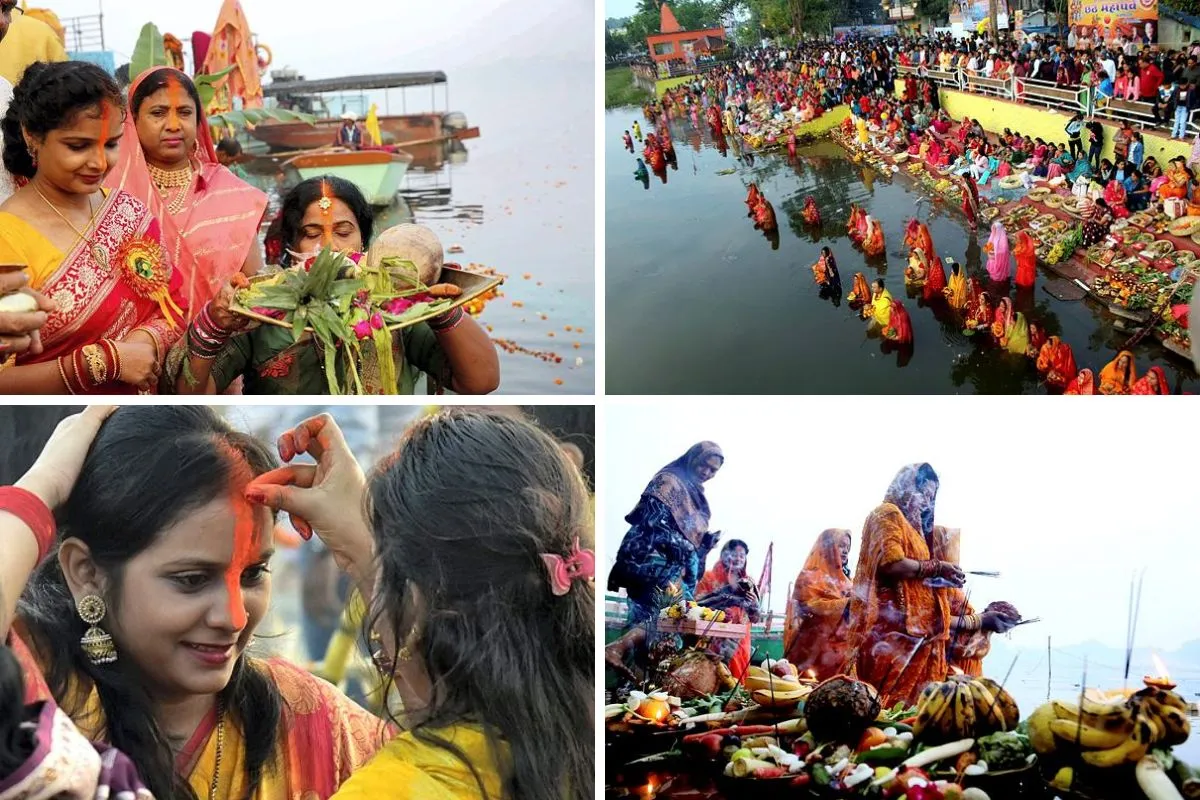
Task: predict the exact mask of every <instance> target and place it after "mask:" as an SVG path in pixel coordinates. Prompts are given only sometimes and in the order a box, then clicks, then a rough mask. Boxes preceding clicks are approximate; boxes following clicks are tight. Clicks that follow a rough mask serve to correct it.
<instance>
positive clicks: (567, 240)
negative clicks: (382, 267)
mask: <svg viewBox="0 0 1200 800" xmlns="http://www.w3.org/2000/svg"><path fill="white" fill-rule="evenodd" d="M449 79H450V95H449V99H450V104H451V110H455V111H462V112H463V113H464V114H466V116H467V119H468V121H469V124H470V125H471V126H478V127H479V128H480V136H479V138H477V139H470V140H468V141H466V142H465V143H464V145H465V152H461V149H460V153H459V154H458V155H456V156H454V157H453V158H451V159H449V160H447V161H445V162H444V163H441V164H433V165H427V166H424V167H423V166H421V165H420V164H414V165H413V167H412V168H411V169H410V170H409V172H408V174H407V175H406V176H405V178H404V183H403V184H402V186H401V192H400V195H401V197H400V200H399V202H397V203H396V204H395V205H393V206H392V207H391V208H389V209H387V210H386V211H383V212H381V213H380V215H379V217H378V218H377V219H376V225H375V229H376V232H377V233H378V232H379V231H382V230H383V229H384V228H386V227H388V226H390V225H395V224H398V223H400V222H413V221H415V222H417V223H420V224H422V225H427V226H429V227H430V228H432V229H433V230H434V231H435V232H436V233H437V234H438V236H439V237H440V238H441V240H442V244H443V246H445V247H446V248H449V247H450V246H451V245H460V246H461V247H462V248H463V251H462V252H461V253H450V252H447V253H446V260H447V261H451V262H459V263H461V264H463V265H464V266H468V265H470V264H478V265H481V266H484V267H490V268H492V269H495V270H497V271H498V272H501V273H504V274H506V275H507V276H508V278H507V280H506V281H505V284H504V286H503V287H502V288H501V291H502V292H503V296H502V297H499V298H497V299H495V300H493V301H491V302H490V303H489V304H488V306H487V307H486V308H485V309H484V311H483V314H482V315H481V316H480V318H479V321H480V323H481V324H484V325H489V326H491V331H490V335H491V336H492V337H493V339H497V340H505V341H506V342H511V343H513V344H515V345H517V346H519V347H520V348H523V349H524V350H527V351H536V352H539V353H544V354H547V356H557V357H559V358H561V361H560V362H559V361H553V360H547V359H544V358H539V357H536V356H533V355H529V354H526V353H522V352H507V351H506V350H504V349H501V350H500V389H499V391H500V392H502V393H505V394H587V395H590V394H592V393H593V391H594V387H595V205H596V201H595V154H594V150H595V148H594V147H593V145H592V141H593V140H594V138H595V123H594V119H595V97H594V94H593V92H591V91H590V89H589V90H588V91H580V88H579V87H580V86H584V85H586V86H588V87H590V86H591V85H592V84H593V82H594V66H593V65H592V64H591V63H590V62H588V61H582V60H581V61H577V62H571V61H558V62H549V61H540V62H539V61H519V60H512V61H506V62H503V63H500V64H497V65H496V66H495V67H492V68H488V69H481V68H478V67H475V68H470V67H467V68H461V69H456V70H452V71H450V72H449ZM398 97H399V94H398V92H394V93H393V95H392V98H391V99H392V110H393V111H394V112H398V111H399V105H400V104H399V103H398V102H397V100H398ZM442 97H443V94H442V89H440V88H439V89H438V90H437V93H436V102H437V104H438V105H439V106H440V105H441V104H442V102H443V100H442ZM408 99H409V102H408V111H409V112H417V111H427V110H430V107H429V104H430V102H431V100H430V95H429V93H428V91H427V90H420V91H415V92H414V93H411V94H409V96H408ZM417 99H420V102H416V100H417ZM371 101H374V102H377V103H378V104H379V108H380V109H384V108H385V101H384V97H383V93H382V92H372V93H368V99H367V102H371ZM539 108H552V109H553V110H554V112H553V120H554V124H553V125H537V126H536V127H534V125H533V123H532V122H531V120H532V119H534V118H535V115H536V114H539V113H540V112H539V111H537V109H539ZM438 110H441V109H440V108H439V109H438ZM262 162H263V160H262V159H259V160H258V161H256V162H254V163H252V164H251V165H250V169H251V171H252V172H253V173H255V174H263V175H264V177H266V179H267V181H268V185H267V186H264V188H269V187H270V181H271V180H272V179H271V178H270V177H267V173H266V172H265V171H273V170H274V167H273V166H272V165H271V164H263V163H262ZM272 200H273V209H272V211H274V210H275V208H277V203H278V196H277V193H276V196H275V197H273V198H272ZM567 328H571V330H569V331H568V330H566V329H567ZM576 345H578V346H576Z"/></svg>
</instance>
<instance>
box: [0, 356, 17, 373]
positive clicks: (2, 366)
mask: <svg viewBox="0 0 1200 800" xmlns="http://www.w3.org/2000/svg"><path fill="white" fill-rule="evenodd" d="M16 363H17V354H16V353H12V354H10V355H9V356H8V358H6V359H4V360H3V361H0V372H4V370H6V369H8V368H9V367H11V366H15V365H16Z"/></svg>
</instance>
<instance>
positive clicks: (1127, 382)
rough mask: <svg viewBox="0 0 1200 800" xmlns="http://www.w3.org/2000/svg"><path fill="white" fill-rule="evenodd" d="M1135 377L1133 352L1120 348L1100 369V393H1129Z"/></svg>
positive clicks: (1135, 368)
mask: <svg viewBox="0 0 1200 800" xmlns="http://www.w3.org/2000/svg"><path fill="white" fill-rule="evenodd" d="M1137 379H1138V377H1137V367H1136V366H1135V364H1134V360H1133V353H1131V352H1129V351H1128V350H1122V351H1121V352H1120V353H1117V357H1116V358H1114V359H1113V360H1112V361H1110V362H1108V364H1107V365H1105V367H1104V369H1102V370H1100V394H1129V392H1130V390H1131V389H1133V385H1134V384H1135V383H1137Z"/></svg>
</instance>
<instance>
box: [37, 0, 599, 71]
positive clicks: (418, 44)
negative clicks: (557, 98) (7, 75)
mask: <svg viewBox="0 0 1200 800" xmlns="http://www.w3.org/2000/svg"><path fill="white" fill-rule="evenodd" d="M30 5H31V6H34V7H48V8H52V9H53V10H54V12H55V13H56V14H58V15H59V17H60V18H65V17H75V16H83V15H92V14H96V13H97V11H98V8H99V5H100V4H99V2H98V1H97V0H51V2H45V3H43V2H40V1H39V0H30ZM242 8H243V9H244V10H245V12H246V18H247V19H248V20H249V22H250V26H251V28H253V30H254V33H256V34H258V36H259V41H261V42H263V43H265V44H267V45H269V46H270V47H271V49H272V51H273V52H274V58H275V63H274V65H273V66H275V67H279V66H285V65H286V66H292V67H295V68H296V69H298V70H300V72H301V73H302V74H304V75H305V76H306V77H309V78H321V77H337V76H341V75H357V74H366V73H372V72H407V71H415V70H430V69H446V70H449V69H453V68H455V67H470V66H485V65H487V64H489V63H494V62H495V61H496V60H498V59H503V58H512V57H517V58H534V57H536V58H545V59H564V58H571V59H572V60H581V61H587V62H592V61H593V56H594V51H595V5H594V4H593V2H592V0H436V2H431V3H407V2H406V3H383V2H379V0H337V2H325V3H316V2H297V0H243V2H242ZM220 9H221V2H220V0H204V1H203V2H192V3H164V2H161V0H106V2H104V27H105V32H106V36H107V40H106V44H107V45H108V47H109V49H112V50H115V51H116V52H117V54H118V55H117V63H118V64H121V63H124V62H125V61H128V60H129V56H130V54H131V53H132V52H133V47H134V43H135V42H136V41H137V35H138V32H139V31H140V30H141V28H142V26H143V25H144V24H145V23H147V22H154V23H155V24H156V25H158V27H159V29H160V30H162V31H163V32H167V33H173V34H175V35H176V36H178V37H179V38H180V39H183V40H184V41H189V40H190V39H191V35H192V32H193V31H206V32H209V33H211V32H212V30H213V28H214V27H215V26H216V21H217V14H218V12H219V11H220ZM588 88H589V90H590V87H588Z"/></svg>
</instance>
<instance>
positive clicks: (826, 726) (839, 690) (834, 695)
mask: <svg viewBox="0 0 1200 800" xmlns="http://www.w3.org/2000/svg"><path fill="white" fill-rule="evenodd" d="M879 712H880V704H879V692H877V691H876V690H875V687H874V686H871V685H870V684H869V683H863V682H862V681H859V680H855V679H854V678H851V677H849V676H846V675H836V676H834V677H832V678H830V679H828V680H826V681H825V682H824V683H822V684H820V685H819V686H817V688H815V689H813V690H812V693H811V694H809V696H808V697H807V698H806V699H805V701H804V719H805V721H806V722H807V723H808V729H809V730H810V731H812V734H813V736H814V737H816V739H817V741H818V742H842V743H846V744H854V743H856V742H857V741H858V740H859V738H860V737H861V736H862V732H863V731H864V730H866V729H867V728H869V727H870V726H871V725H872V724H873V723H874V722H875V720H876V718H878V717H879Z"/></svg>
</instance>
